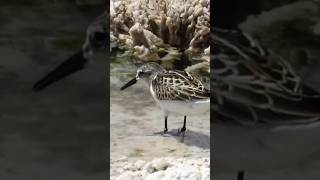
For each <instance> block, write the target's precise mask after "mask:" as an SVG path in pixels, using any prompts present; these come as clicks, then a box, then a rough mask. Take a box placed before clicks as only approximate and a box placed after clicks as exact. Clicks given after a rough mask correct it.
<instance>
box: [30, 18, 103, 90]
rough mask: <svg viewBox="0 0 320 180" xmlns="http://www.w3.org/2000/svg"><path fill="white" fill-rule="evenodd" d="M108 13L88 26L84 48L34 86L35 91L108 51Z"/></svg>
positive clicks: (77, 69) (81, 67) (79, 68)
mask: <svg viewBox="0 0 320 180" xmlns="http://www.w3.org/2000/svg"><path fill="white" fill-rule="evenodd" d="M107 20H108V19H107V13H104V14H103V15H101V16H99V17H97V18H96V19H95V20H94V22H93V23H91V24H90V25H89V26H88V28H87V33H86V39H85V42H84V44H83V45H82V48H81V49H80V50H79V51H78V52H76V53H74V54H73V55H72V56H71V57H69V58H68V59H67V60H65V61H64V62H63V63H62V64H60V65H59V66H58V67H56V68H55V69H54V70H53V71H51V72H50V73H48V74H47V75H46V76H44V77H43V78H42V79H41V80H39V81H38V82H37V83H36V84H35V85H34V86H33V90H34V91H40V90H43V89H45V88H46V87H47V86H49V85H51V84H52V83H54V82H56V81H59V80H61V79H63V78H64V77H66V76H68V75H70V74H72V73H74V72H77V71H79V70H81V69H83V68H84V67H85V66H86V64H87V63H88V61H89V60H90V59H92V57H93V56H94V55H95V54H96V53H100V52H102V53H106V51H107V50H106V49H107V42H108V41H107V40H108V35H109V33H108V30H109V28H108V25H107Z"/></svg>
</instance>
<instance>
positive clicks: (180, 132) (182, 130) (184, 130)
mask: <svg viewBox="0 0 320 180" xmlns="http://www.w3.org/2000/svg"><path fill="white" fill-rule="evenodd" d="M186 130H187V128H186V127H182V128H181V129H179V130H178V133H177V136H181V135H182V137H184V135H185V133H186Z"/></svg>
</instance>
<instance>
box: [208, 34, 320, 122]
mask: <svg viewBox="0 0 320 180" xmlns="http://www.w3.org/2000/svg"><path fill="white" fill-rule="evenodd" d="M211 38H212V42H213V51H214V53H213V54H212V56H211V61H212V65H213V70H212V73H213V74H212V77H213V78H211V90H212V91H213V103H212V105H213V106H212V108H213V111H214V112H213V114H214V117H213V118H214V120H221V121H222V122H238V123H239V122H240V123H241V124H244V125H253V124H263V123H264V124H275V125H292V124H295V125H299V126H300V125H305V124H308V125H309V123H313V122H318V121H319V120H320V108H319V103H320V99H319V98H320V94H319V93H318V92H316V91H314V90H313V89H311V88H310V87H308V86H307V85H306V84H304V83H303V82H302V81H301V78H300V77H299V76H298V75H297V74H296V72H295V71H294V69H293V68H292V67H291V66H290V64H289V63H288V62H286V61H285V60H284V59H282V58H281V57H280V56H278V55H276V54H275V53H273V52H272V51H271V50H267V49H266V48H263V47H262V46H261V45H260V44H259V43H258V42H257V41H256V40H254V39H253V38H252V37H251V36H249V35H248V34H246V33H243V32H240V31H231V30H223V29H217V28H213V29H212V34H211Z"/></svg>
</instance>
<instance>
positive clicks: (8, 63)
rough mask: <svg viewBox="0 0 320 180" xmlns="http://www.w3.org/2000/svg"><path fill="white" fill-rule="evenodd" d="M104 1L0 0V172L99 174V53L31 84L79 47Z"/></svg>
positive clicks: (103, 115) (102, 97)
mask: <svg viewBox="0 0 320 180" xmlns="http://www.w3.org/2000/svg"><path fill="white" fill-rule="evenodd" d="M105 8H106V2H105V1H103V0H68V1H65V0H29V1H24V0H10V1H1V2H0V56H1V60H0V84H1V88H0V102H1V103H0V179H3V180H9V179H33V180H35V179H46V180H47V179H55V180H56V179H61V180H63V179H65V180H72V179H77V180H80V179H84V180H87V179H100V178H101V179H105V178H106V167H107V159H108V157H107V153H106V152H107V148H108V143H107V131H106V126H107V123H109V122H108V121H107V120H108V113H107V110H108V109H107V108H108V107H107V101H106V97H107V92H106V88H103V87H106V80H105V79H106V64H105V63H106V59H95V60H94V61H92V62H90V64H89V66H90V67H88V68H87V69H85V70H83V71H81V72H79V73H76V74H74V75H72V76H70V77H68V78H66V79H64V80H62V81H60V82H58V83H55V84H54V85H52V86H50V87H48V88H47V89H45V90H44V91H43V92H39V93H35V92H33V91H32V86H33V84H34V83H35V82H36V81H37V80H39V79H40V78H41V77H42V76H44V75H45V74H46V73H48V72H49V71H51V70H52V69H53V68H54V67H55V66H57V65H58V64H59V63H61V62H62V61H63V60H65V59H66V58H68V57H69V56H70V55H72V54H73V53H74V52H75V51H77V50H78V49H79V48H81V45H82V42H83V41H84V38H85V31H86V28H87V26H88V25H89V24H90V22H91V21H93V20H94V18H95V17H96V16H98V15H100V14H102V13H103V12H104V10H105Z"/></svg>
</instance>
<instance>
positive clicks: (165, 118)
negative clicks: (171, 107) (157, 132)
mask: <svg viewBox="0 0 320 180" xmlns="http://www.w3.org/2000/svg"><path fill="white" fill-rule="evenodd" d="M167 120H168V116H165V117H164V130H163V133H166V132H168V126H167Z"/></svg>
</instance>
